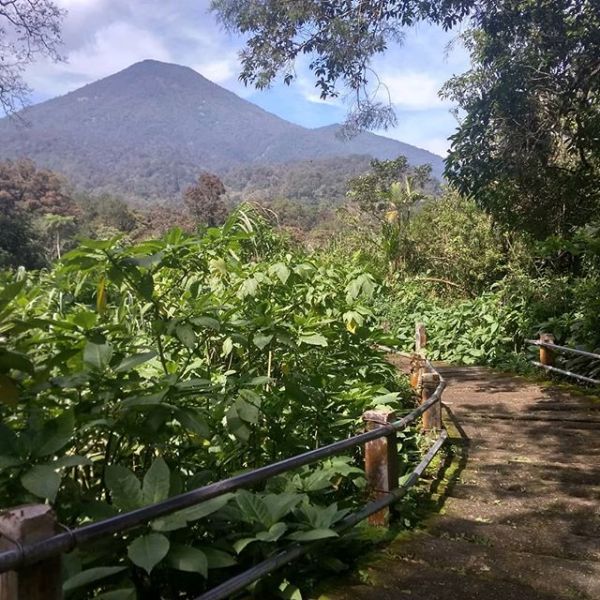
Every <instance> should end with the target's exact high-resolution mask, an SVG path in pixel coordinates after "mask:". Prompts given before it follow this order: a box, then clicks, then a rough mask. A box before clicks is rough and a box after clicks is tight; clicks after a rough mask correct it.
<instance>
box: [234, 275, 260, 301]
mask: <svg viewBox="0 0 600 600" xmlns="http://www.w3.org/2000/svg"><path fill="white" fill-rule="evenodd" d="M257 290H258V280H257V279H255V278H254V277H250V278H249V279H246V280H245V281H244V282H243V283H242V285H241V286H240V289H239V290H238V293H237V295H238V298H241V299H243V298H246V297H247V296H256V291H257Z"/></svg>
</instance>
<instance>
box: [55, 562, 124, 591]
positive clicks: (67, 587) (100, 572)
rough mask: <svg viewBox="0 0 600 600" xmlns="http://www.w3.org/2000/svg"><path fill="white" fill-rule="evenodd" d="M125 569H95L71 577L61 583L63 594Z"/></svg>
mask: <svg viewBox="0 0 600 600" xmlns="http://www.w3.org/2000/svg"><path fill="white" fill-rule="evenodd" d="M126 568H127V567H95V568H93V569H86V570H85V571H81V573H77V575H73V577H70V578H69V579H67V580H66V581H65V582H64V583H63V592H65V593H67V592H70V591H72V590H76V589H77V588H80V587H83V586H85V585H88V584H90V583H94V582H95V581H99V580H100V579H105V578H106V577H110V576H111V575H116V574H117V573H121V572H123V571H124V570H125V569H126Z"/></svg>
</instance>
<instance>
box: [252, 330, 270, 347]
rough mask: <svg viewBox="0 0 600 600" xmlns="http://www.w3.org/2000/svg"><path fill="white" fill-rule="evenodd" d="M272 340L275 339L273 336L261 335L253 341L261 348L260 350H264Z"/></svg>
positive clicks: (257, 335)
mask: <svg viewBox="0 0 600 600" xmlns="http://www.w3.org/2000/svg"><path fill="white" fill-rule="evenodd" d="M272 339H273V335H262V334H260V333H259V334H256V335H255V336H254V338H253V339H252V341H253V342H254V345H255V346H256V347H257V348H259V349H260V350H263V349H264V348H265V347H266V346H268V345H269V344H270V343H271V340H272Z"/></svg>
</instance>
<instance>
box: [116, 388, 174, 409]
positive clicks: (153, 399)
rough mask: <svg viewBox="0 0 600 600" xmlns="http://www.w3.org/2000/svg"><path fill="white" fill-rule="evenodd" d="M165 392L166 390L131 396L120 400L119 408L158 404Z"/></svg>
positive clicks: (160, 402)
mask: <svg viewBox="0 0 600 600" xmlns="http://www.w3.org/2000/svg"><path fill="white" fill-rule="evenodd" d="M166 394H167V392H166V390H163V391H162V392H158V393H156V394H149V395H148V396H132V397H131V398H126V399H125V400H123V402H121V408H140V407H141V408H144V407H147V406H158V405H159V404H162V401H163V399H164V397H165V395H166Z"/></svg>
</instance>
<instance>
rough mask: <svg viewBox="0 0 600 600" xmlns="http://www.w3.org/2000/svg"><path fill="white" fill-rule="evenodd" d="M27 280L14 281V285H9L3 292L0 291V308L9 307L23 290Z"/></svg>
mask: <svg viewBox="0 0 600 600" xmlns="http://www.w3.org/2000/svg"><path fill="white" fill-rule="evenodd" d="M25 282H26V280H25V279H23V280H22V281H14V282H13V283H9V284H8V285H6V286H4V288H3V289H2V290H0V307H1V308H3V307H5V306H7V305H8V303H9V302H10V301H11V300H13V299H14V298H16V297H17V296H18V294H19V292H20V291H21V290H22V289H23V286H24V285H25Z"/></svg>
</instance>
